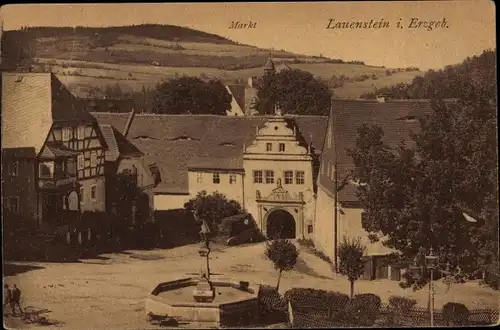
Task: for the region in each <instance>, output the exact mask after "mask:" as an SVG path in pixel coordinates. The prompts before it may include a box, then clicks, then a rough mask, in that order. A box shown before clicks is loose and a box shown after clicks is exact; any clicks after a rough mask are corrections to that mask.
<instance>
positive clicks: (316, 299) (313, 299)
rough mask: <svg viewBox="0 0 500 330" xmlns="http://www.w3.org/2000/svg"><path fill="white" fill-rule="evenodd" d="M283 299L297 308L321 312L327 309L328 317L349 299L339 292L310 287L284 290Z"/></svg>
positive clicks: (341, 307)
mask: <svg viewBox="0 0 500 330" xmlns="http://www.w3.org/2000/svg"><path fill="white" fill-rule="evenodd" d="M284 299H285V301H290V302H292V303H294V305H296V306H297V307H299V308H301V307H302V308H306V309H309V308H312V309H320V310H322V311H323V312H326V311H327V312H328V318H332V317H333V315H334V313H335V314H336V313H338V312H339V311H342V309H343V308H344V306H345V305H346V304H347V302H348V301H349V296H348V295H346V294H343V293H340V292H332V291H324V290H317V289H310V288H293V289H290V290H288V291H287V292H285V294H284ZM325 316H326V315H325ZM335 316H336V315H335Z"/></svg>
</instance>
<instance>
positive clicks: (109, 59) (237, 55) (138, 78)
mask: <svg viewBox="0 0 500 330" xmlns="http://www.w3.org/2000/svg"><path fill="white" fill-rule="evenodd" d="M155 29H157V27H154V28H153V29H152V30H151V29H149V30H148V29H144V28H142V29H133V28H121V29H118V30H113V29H109V30H106V29H101V30H96V31H98V32H99V33H100V34H101V36H99V35H95V34H93V33H91V32H92V31H90V30H89V31H88V30H79V31H80V32H78V31H77V33H74V32H73V33H71V32H70V31H66V30H64V31H62V32H61V31H58V30H57V29H55V30H54V31H50V30H44V31H38V30H37V31H32V32H31V33H32V34H33V35H34V38H35V40H36V54H37V57H38V61H39V63H45V69H46V70H49V69H50V70H51V71H52V72H54V73H56V74H57V75H58V77H59V78H60V79H61V80H62V81H63V82H64V83H65V84H67V85H68V86H69V87H70V88H71V89H73V90H74V92H75V93H76V94H77V95H84V94H85V90H86V89H87V88H90V87H91V86H96V87H99V88H101V89H103V88H104V87H105V86H106V85H114V84H116V83H119V84H120V87H121V88H122V90H124V91H131V90H140V89H141V88H142V86H145V87H150V88H153V87H154V86H155V85H156V84H157V83H158V82H160V81H161V80H162V79H169V78H172V77H174V76H176V75H189V76H200V75H205V76H208V77H211V78H220V79H223V80H233V79H243V80H246V79H247V78H248V77H250V76H260V75H262V73H263V70H262V66H263V65H264V64H265V62H266V60H267V58H268V56H269V50H267V49H260V48H257V47H253V46H248V45H241V44H237V43H234V42H232V41H230V40H227V39H224V38H222V37H219V36H212V35H209V34H204V33H203V32H200V31H194V32H193V31H192V30H191V31H188V32H189V33H188V34H186V32H185V31H184V30H180V31H181V32H179V31H178V30H175V31H174V32H175V33H177V34H175V33H174V32H172V31H170V30H169V29H170V28H167V30H168V31H170V32H171V33H170V32H169V33H170V34H168V33H164V31H163V30H161V29H160V30H155ZM82 31H83V32H82ZM106 31H107V32H106ZM110 31H111V32H110ZM145 31H146V32H145ZM56 32H57V34H55V33H56ZM51 33H52V35H51ZM106 33H107V34H106ZM54 35H55V37H54ZM176 35H180V36H181V38H179V39H181V40H180V41H176V37H175V36H176ZM103 36H104V37H103ZM199 41H202V42H199ZM179 45H180V47H179ZM273 57H274V58H275V59H276V61H277V62H278V63H279V62H280V61H290V60H293V59H299V60H301V61H307V62H308V63H291V62H289V66H290V67H291V68H297V69H301V70H305V71H309V72H311V73H313V74H314V75H316V76H318V77H319V78H321V79H324V80H328V79H329V78H330V77H331V76H332V75H333V74H335V75H337V76H340V75H345V76H348V77H355V76H359V75H363V74H367V75H369V76H371V75H372V74H375V75H376V76H377V78H378V79H377V80H372V79H369V80H366V81H363V82H354V83H347V84H346V85H344V86H343V87H341V88H338V89H336V90H335V93H336V95H338V96H340V97H348V98H356V97H359V95H361V94H362V93H366V92H370V91H373V90H374V88H375V87H377V88H380V87H383V86H388V85H393V84H395V83H399V82H408V81H411V79H412V78H413V77H414V76H416V75H418V74H420V73H419V72H417V71H413V72H400V73H395V74H393V75H392V76H390V77H386V76H385V70H386V69H385V68H381V67H371V66H366V65H361V64H342V63H325V62H324V61H325V59H321V58H311V57H306V56H303V55H298V54H293V53H290V52H286V51H274V52H273ZM48 63H50V64H51V65H47V64H48Z"/></svg>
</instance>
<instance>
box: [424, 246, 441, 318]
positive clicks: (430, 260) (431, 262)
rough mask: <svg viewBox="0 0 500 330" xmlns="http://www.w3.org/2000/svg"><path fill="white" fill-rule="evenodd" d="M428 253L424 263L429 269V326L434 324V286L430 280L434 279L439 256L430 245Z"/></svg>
mask: <svg viewBox="0 0 500 330" xmlns="http://www.w3.org/2000/svg"><path fill="white" fill-rule="evenodd" d="M429 252H430V253H429V254H428V255H426V256H425V265H426V266H427V269H429V271H430V276H431V278H430V281H429V302H430V303H429V313H430V316H431V327H433V326H434V286H433V283H432V281H433V280H434V278H433V277H434V269H435V268H436V266H437V264H438V263H439V257H438V256H436V255H434V251H433V249H432V247H431V250H430V251H429Z"/></svg>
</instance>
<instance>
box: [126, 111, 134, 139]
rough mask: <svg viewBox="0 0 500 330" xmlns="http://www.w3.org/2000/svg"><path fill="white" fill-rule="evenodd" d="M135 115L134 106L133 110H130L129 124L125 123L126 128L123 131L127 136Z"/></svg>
mask: <svg viewBox="0 0 500 330" xmlns="http://www.w3.org/2000/svg"><path fill="white" fill-rule="evenodd" d="M134 116H135V109H134V108H132V111H131V112H130V116H129V117H128V120H127V125H125V130H124V131H123V136H125V137H127V135H128V131H129V130H130V126H132V121H133V120H134Z"/></svg>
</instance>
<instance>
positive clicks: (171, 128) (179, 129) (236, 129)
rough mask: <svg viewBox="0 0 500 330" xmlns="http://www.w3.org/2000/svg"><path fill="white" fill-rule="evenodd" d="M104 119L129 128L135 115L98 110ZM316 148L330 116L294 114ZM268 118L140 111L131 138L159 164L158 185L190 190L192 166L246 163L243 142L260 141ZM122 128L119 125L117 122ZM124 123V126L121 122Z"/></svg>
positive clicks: (176, 190)
mask: <svg viewBox="0 0 500 330" xmlns="http://www.w3.org/2000/svg"><path fill="white" fill-rule="evenodd" d="M93 115H94V116H95V117H96V118H97V120H98V121H99V123H101V124H105V123H107V124H112V125H113V126H114V123H119V124H118V125H119V126H121V127H122V129H124V127H125V123H126V121H127V119H128V116H129V114H121V115H119V114H113V115H109V114H100V113H93ZM290 118H291V119H292V120H294V122H295V123H296V124H297V127H298V129H299V131H300V133H301V134H302V136H303V137H304V139H305V140H306V142H312V145H313V147H314V148H315V150H316V152H320V151H321V147H322V145H323V139H324V131H325V127H326V117H317V116H293V117H290ZM266 120H267V117H228V116H213V115H158V114H137V115H135V117H134V119H133V122H132V125H131V127H130V130H129V133H128V135H127V138H128V139H130V140H131V141H132V142H133V143H134V144H135V145H136V146H137V147H138V148H139V149H140V150H141V151H142V152H143V153H144V158H145V159H146V161H147V162H148V163H156V165H157V166H158V168H159V170H160V173H161V178H162V182H161V183H160V184H159V185H158V186H157V187H156V188H155V191H157V192H163V193H187V192H188V166H192V165H194V164H195V165H196V167H197V168H199V167H200V166H206V167H208V168H218V169H226V168H232V167H237V168H241V163H242V157H243V146H244V145H245V144H247V145H248V144H250V143H252V142H253V141H254V138H255V135H256V130H257V128H258V127H261V126H262V125H263V124H264V123H265V122H266ZM115 127H117V126H115ZM117 128H118V127H117Z"/></svg>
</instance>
